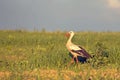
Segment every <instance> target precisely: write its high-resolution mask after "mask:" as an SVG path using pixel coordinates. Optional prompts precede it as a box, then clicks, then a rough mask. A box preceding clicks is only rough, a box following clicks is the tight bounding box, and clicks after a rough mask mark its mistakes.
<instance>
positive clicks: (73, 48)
mask: <svg viewBox="0 0 120 80" xmlns="http://www.w3.org/2000/svg"><path fill="white" fill-rule="evenodd" d="M73 36H74V32H73V31H70V32H68V33H66V37H69V39H68V41H67V43H66V47H67V49H68V51H69V52H70V53H71V54H72V60H71V62H70V64H71V63H73V62H74V59H75V60H76V63H78V57H79V56H80V57H83V58H86V59H88V58H90V57H91V56H90V55H89V54H88V53H87V52H86V50H85V49H84V48H82V47H81V46H79V45H75V44H73V43H72V41H71V40H72V38H73ZM70 64H69V65H70Z"/></svg>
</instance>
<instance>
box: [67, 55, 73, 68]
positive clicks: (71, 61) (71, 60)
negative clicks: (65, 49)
mask: <svg viewBox="0 0 120 80" xmlns="http://www.w3.org/2000/svg"><path fill="white" fill-rule="evenodd" d="M72 63H74V56H73V57H72V60H71V62H70V63H69V64H68V65H67V67H69V66H70V65H71V64H72Z"/></svg>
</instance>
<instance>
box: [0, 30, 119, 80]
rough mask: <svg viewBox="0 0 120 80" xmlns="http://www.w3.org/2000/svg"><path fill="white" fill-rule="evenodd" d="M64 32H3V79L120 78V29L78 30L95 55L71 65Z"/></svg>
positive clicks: (0, 62)
mask: <svg viewBox="0 0 120 80" xmlns="http://www.w3.org/2000/svg"><path fill="white" fill-rule="evenodd" d="M64 35H65V32H60V31H57V32H46V31H41V32H27V31H21V30H18V31H17V30H16V31H0V80H46V79H47V80H119V79H120V32H76V35H75V36H74V38H73V43H75V44H80V45H81V46H83V47H84V48H85V49H86V50H87V51H88V52H89V53H90V54H91V55H92V56H94V57H93V58H92V59H89V60H88V62H87V63H85V64H81V63H79V64H78V65H76V64H73V65H71V66H70V67H66V65H67V64H68V63H69V62H70V60H71V57H70V56H69V55H68V54H69V53H68V51H67V49H66V46H65V44H66V42H67V38H66V37H65V36H64Z"/></svg>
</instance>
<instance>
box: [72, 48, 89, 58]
mask: <svg viewBox="0 0 120 80" xmlns="http://www.w3.org/2000/svg"><path fill="white" fill-rule="evenodd" d="M78 47H79V48H80V50H71V51H72V52H75V53H77V54H80V55H83V56H85V57H86V58H90V57H91V56H90V54H89V53H88V52H87V51H86V50H85V49H84V48H82V47H81V46H78Z"/></svg>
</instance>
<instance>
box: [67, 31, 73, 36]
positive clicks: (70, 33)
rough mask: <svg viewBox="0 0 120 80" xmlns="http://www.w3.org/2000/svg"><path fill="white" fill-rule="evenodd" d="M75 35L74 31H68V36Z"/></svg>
mask: <svg viewBox="0 0 120 80" xmlns="http://www.w3.org/2000/svg"><path fill="white" fill-rule="evenodd" d="M73 35H74V32H73V31H69V32H67V33H66V37H70V36H73Z"/></svg>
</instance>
